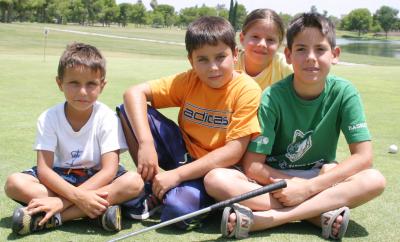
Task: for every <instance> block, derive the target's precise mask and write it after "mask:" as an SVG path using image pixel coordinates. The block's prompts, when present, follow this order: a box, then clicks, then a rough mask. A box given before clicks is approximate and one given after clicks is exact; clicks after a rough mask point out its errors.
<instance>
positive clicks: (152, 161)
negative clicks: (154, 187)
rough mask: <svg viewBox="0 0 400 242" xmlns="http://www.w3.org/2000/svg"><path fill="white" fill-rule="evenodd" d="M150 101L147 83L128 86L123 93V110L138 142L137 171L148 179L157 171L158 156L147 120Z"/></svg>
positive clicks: (144, 178) (150, 95) (150, 96)
mask: <svg viewBox="0 0 400 242" xmlns="http://www.w3.org/2000/svg"><path fill="white" fill-rule="evenodd" d="M148 101H149V102H150V101H152V94H151V90H150V86H149V85H148V84H147V83H143V84H139V85H137V86H133V87H131V88H129V89H128V90H127V91H126V92H125V93H124V105H125V111H126V114H127V116H128V119H129V122H130V123H131V126H132V128H133V132H134V133H135V136H136V139H137V142H138V144H139V149H138V155H137V156H138V160H137V172H138V173H139V174H140V175H141V176H142V178H143V180H145V181H149V180H152V179H153V177H154V176H155V175H156V174H157V173H158V169H159V168H158V157H157V152H156V149H155V147H154V141H153V136H152V134H151V131H150V126H149V123H148V120H147V102H148Z"/></svg>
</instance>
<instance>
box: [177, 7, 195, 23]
mask: <svg viewBox="0 0 400 242" xmlns="http://www.w3.org/2000/svg"><path fill="white" fill-rule="evenodd" d="M198 17H199V11H198V7H197V6H195V7H189V8H183V9H181V11H180V12H179V16H178V24H179V25H181V26H187V25H189V23H191V22H193V21H194V20H195V19H196V18H198Z"/></svg>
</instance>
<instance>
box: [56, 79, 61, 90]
mask: <svg viewBox="0 0 400 242" xmlns="http://www.w3.org/2000/svg"><path fill="white" fill-rule="evenodd" d="M56 83H57V86H58V89H60V91H63V89H62V80H61V79H60V78H58V76H56Z"/></svg>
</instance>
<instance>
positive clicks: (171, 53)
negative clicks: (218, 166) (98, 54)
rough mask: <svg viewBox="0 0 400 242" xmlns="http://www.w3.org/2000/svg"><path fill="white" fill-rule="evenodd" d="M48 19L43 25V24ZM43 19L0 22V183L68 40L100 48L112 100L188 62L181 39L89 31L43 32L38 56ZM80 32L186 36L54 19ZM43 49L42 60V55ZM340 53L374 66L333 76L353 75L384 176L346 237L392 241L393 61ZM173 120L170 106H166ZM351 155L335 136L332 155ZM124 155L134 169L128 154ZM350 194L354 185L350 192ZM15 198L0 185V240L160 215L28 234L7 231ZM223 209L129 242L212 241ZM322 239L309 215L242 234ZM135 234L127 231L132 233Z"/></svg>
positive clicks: (102, 236) (395, 194) (51, 88)
mask: <svg viewBox="0 0 400 242" xmlns="http://www.w3.org/2000/svg"><path fill="white" fill-rule="evenodd" d="M46 26H49V25H46ZM44 27H45V25H40V24H6V25H5V24H0V184H1V186H3V185H4V183H5V180H6V177H7V176H8V175H9V174H11V173H13V172H18V171H21V170H23V169H26V168H29V167H31V166H33V165H34V164H35V159H36V154H35V152H34V151H32V145H33V143H34V140H35V132H36V131H35V130H36V119H37V117H38V116H39V114H40V113H41V112H43V111H44V110H45V109H47V108H49V107H51V106H53V105H55V104H56V103H59V102H62V101H63V100H64V97H63V94H62V93H61V92H60V91H59V90H58V88H57V86H56V83H55V76H56V69H57V65H58V59H59V56H60V55H61V53H62V51H63V50H64V48H65V46H66V45H67V44H68V43H70V42H72V41H83V42H86V43H90V44H93V45H95V46H96V47H98V48H99V49H100V50H101V51H102V52H103V54H104V55H105V57H106V59H107V80H108V84H107V86H106V87H105V89H104V91H103V93H102V95H101V97H100V101H102V102H104V103H106V104H107V105H109V106H110V107H115V106H116V105H118V104H119V103H121V102H122V93H123V91H124V90H125V89H126V88H128V87H129V86H130V85H132V84H135V83H140V82H143V81H146V80H150V79H154V78H157V77H162V76H166V75H170V74H173V73H176V72H180V71H184V70H186V69H187V68H189V67H190V66H189V64H188V62H187V60H186V51H185V48H184V46H182V45H167V44H160V43H152V42H145V41H135V40H123V39H113V38H105V37H98V36H90V35H78V34H72V33H65V32H58V31H52V30H51V31H50V33H49V35H48V38H47V47H46V56H44V43H45V42H44V34H43V29H44ZM50 27H52V28H63V29H70V30H76V31H84V32H96V33H102V34H110V35H118V36H125V37H131V38H144V39H146V38H147V39H156V40H165V41H173V42H180V43H183V42H184V31H183V30H178V29H150V28H134V27H128V28H126V29H122V28H118V27H111V28H103V27H79V26H69V25H68V26H58V25H52V26H50ZM44 57H45V58H44ZM342 60H343V61H346V62H357V63H364V64H373V65H360V66H344V65H338V66H335V67H334V68H333V69H332V72H333V73H334V74H336V75H339V76H342V77H345V78H347V79H349V80H352V81H353V83H354V84H355V85H356V87H357V88H358V89H359V91H360V93H361V96H362V99H363V101H364V106H365V109H366V113H367V121H368V125H369V128H370V130H371V133H372V135H373V144H374V154H375V157H374V167H375V168H377V169H379V170H380V171H381V172H382V173H383V174H384V175H385V177H386V179H387V188H386V190H385V192H384V193H383V194H382V195H381V196H380V197H379V198H377V199H375V200H374V201H372V202H370V203H368V204H366V205H364V206H362V207H359V208H356V209H353V210H352V211H351V221H350V224H349V228H348V231H347V234H346V237H345V238H344V240H345V241H398V236H397V234H396V230H397V229H398V228H400V222H399V219H398V218H399V214H400V207H399V205H398V202H399V201H400V190H399V184H400V178H399V175H398V174H399V173H398V170H397V169H398V168H399V166H400V159H399V158H400V154H388V153H387V151H388V147H389V145H390V144H397V145H400V129H399V128H398V127H397V126H396V125H397V124H398V122H399V121H400V97H399V94H398V92H399V90H400V68H399V65H400V61H399V60H394V59H388V58H375V57H370V56H360V55H351V54H347V53H343V59H342ZM164 113H165V114H166V115H167V116H169V117H170V118H173V119H175V118H176V114H177V110H176V109H171V110H166V111H165V112H164ZM347 155H348V148H347V145H346V143H345V142H344V140H343V139H341V141H340V144H339V148H338V153H337V160H338V161H340V160H342V159H343V158H344V157H346V156H347ZM122 163H123V164H124V165H125V166H126V167H127V168H129V169H135V168H134V166H133V164H132V161H131V159H130V157H129V155H127V154H126V153H125V154H124V155H122ZM349 192H351V191H349ZM16 206H17V203H15V202H14V201H12V200H10V199H8V198H7V197H6V195H5V194H4V190H3V189H1V190H0V241H4V240H21V241H39V240H40V241H43V242H47V241H106V240H109V239H111V238H113V237H114V236H115V235H123V234H125V233H128V232H131V231H134V230H138V229H141V228H144V227H147V226H151V225H154V224H156V223H157V222H158V220H157V218H156V219H154V220H148V221H143V222H138V221H133V220H128V219H125V220H124V223H123V230H122V231H121V232H120V233H119V234H112V233H108V232H105V231H103V230H102V229H101V228H99V227H98V226H97V225H96V222H94V221H90V220H80V221H73V222H67V223H66V224H65V225H63V226H62V227H60V228H58V229H56V230H52V231H45V232H39V233H36V234H32V235H29V236H25V237H20V236H16V235H14V234H12V233H11V229H10V226H11V215H12V212H13V210H14V208H15V207H16ZM219 222H220V215H218V214H217V215H213V216H211V217H210V218H209V219H208V220H207V224H206V225H205V226H203V227H202V228H201V229H198V230H195V231H191V232H181V231H179V230H176V229H174V228H172V227H168V228H164V229H159V230H157V231H150V232H148V233H145V234H142V235H138V236H137V237H135V240H136V241H166V242H167V241H214V240H221V241H223V240H224V239H222V238H221V236H220V234H219ZM267 240H268V241H323V240H322V238H321V237H320V229H319V228H316V227H314V226H312V225H310V224H308V223H306V222H294V223H292V224H289V225H284V226H280V227H278V228H274V229H270V230H268V231H265V232H258V233H253V234H251V237H250V238H249V239H247V240H246V241H267ZM131 241H133V238H132V239H131Z"/></svg>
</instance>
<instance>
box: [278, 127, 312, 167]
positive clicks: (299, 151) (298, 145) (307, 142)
mask: <svg viewBox="0 0 400 242" xmlns="http://www.w3.org/2000/svg"><path fill="white" fill-rule="evenodd" d="M312 133H313V131H308V132H306V133H303V132H302V131H301V130H296V131H294V134H293V141H292V143H291V144H290V145H288V147H287V153H286V155H285V156H286V157H287V158H288V159H289V160H290V161H291V162H295V161H298V160H300V159H301V158H302V157H303V156H304V154H305V153H306V152H307V151H308V150H309V149H310V148H311V146H312V141H311V134H312Z"/></svg>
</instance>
